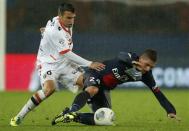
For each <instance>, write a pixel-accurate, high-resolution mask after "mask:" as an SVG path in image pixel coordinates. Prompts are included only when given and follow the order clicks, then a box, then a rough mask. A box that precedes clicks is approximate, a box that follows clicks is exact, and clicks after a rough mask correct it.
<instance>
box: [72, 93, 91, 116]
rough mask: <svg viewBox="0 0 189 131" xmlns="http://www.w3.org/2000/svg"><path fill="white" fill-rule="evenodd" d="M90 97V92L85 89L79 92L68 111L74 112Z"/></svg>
mask: <svg viewBox="0 0 189 131" xmlns="http://www.w3.org/2000/svg"><path fill="white" fill-rule="evenodd" d="M89 98H90V94H89V93H88V92H87V91H84V92H81V93H79V94H78V95H77V96H76V97H75V99H74V102H73V103H72V106H71V107H70V112H76V111H78V110H80V109H81V108H82V107H84V106H85V104H86V103H87V100H88V99H89Z"/></svg>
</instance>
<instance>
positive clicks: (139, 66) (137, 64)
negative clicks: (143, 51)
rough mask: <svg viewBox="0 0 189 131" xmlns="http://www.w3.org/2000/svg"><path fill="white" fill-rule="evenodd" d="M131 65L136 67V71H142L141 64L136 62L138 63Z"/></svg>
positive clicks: (134, 62) (133, 62)
mask: <svg viewBox="0 0 189 131" xmlns="http://www.w3.org/2000/svg"><path fill="white" fill-rule="evenodd" d="M132 64H133V65H134V66H135V67H137V69H138V70H142V67H141V66H142V65H141V63H140V62H138V61H132Z"/></svg>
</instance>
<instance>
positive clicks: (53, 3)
mask: <svg viewBox="0 0 189 131" xmlns="http://www.w3.org/2000/svg"><path fill="white" fill-rule="evenodd" d="M0 1H1V2H0V12H1V13H0V17H1V20H0V27H1V28H0V30H1V31H0V40H1V41H0V45H1V51H0V52H1V63H0V68H1V77H0V78H1V81H0V83H1V85H0V90H2V91H28V90H35V89H29V83H30V80H31V79H32V74H33V73H35V72H34V70H35V66H34V65H35V59H36V53H37V51H38V46H39V43H40V32H39V28H40V27H43V26H45V25H46V23H47V21H48V20H49V19H51V18H52V17H53V16H56V15H57V7H58V5H59V4H60V3H61V2H63V0H31V1H27V0H0ZM65 1H66V2H71V3H73V4H74V5H75V8H76V14H77V17H76V21H75V26H74V34H73V39H74V40H73V41H74V46H75V47H74V52H76V53H77V54H80V55H81V56H83V57H84V58H88V59H91V60H97V61H102V60H104V59H108V58H112V57H115V56H116V54H117V53H118V52H119V51H132V52H138V53H141V52H142V51H143V50H145V49H146V48H153V49H156V50H157V51H158V53H159V54H158V57H159V60H158V64H157V67H156V68H155V69H154V70H153V73H154V75H155V78H156V80H157V83H158V85H160V86H161V87H164V88H176V89H182V88H185V89H186V88H188V89H189V0H65ZM3 61H4V63H3ZM36 79H37V78H36ZM30 86H31V85H30ZM35 86H36V85H35ZM122 87H134V88H136V87H137V88H142V87H143V85H142V84H141V83H137V85H136V84H135V85H133V84H129V85H127V86H122Z"/></svg>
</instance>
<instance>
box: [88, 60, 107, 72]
mask: <svg viewBox="0 0 189 131" xmlns="http://www.w3.org/2000/svg"><path fill="white" fill-rule="evenodd" d="M89 68H91V69H95V70H97V71H101V70H104V69H105V65H104V64H102V63H100V62H92V64H91V65H90V66H89Z"/></svg>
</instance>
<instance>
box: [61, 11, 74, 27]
mask: <svg viewBox="0 0 189 131" xmlns="http://www.w3.org/2000/svg"><path fill="white" fill-rule="evenodd" d="M75 16H76V14H75V13H72V12H70V11H65V12H64V14H63V15H62V16H60V18H61V21H62V22H63V23H64V26H65V27H67V28H71V27H72V26H73V24H74V20H75Z"/></svg>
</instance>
